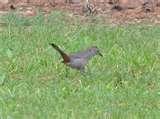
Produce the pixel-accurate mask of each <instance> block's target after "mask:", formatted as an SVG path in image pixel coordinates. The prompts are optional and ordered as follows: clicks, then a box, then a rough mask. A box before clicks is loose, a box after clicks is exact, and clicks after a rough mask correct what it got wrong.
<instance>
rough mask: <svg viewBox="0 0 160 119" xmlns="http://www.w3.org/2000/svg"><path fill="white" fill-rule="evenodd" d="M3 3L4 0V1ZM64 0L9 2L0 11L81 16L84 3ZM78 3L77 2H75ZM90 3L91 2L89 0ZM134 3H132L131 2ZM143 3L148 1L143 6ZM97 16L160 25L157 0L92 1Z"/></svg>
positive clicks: (3, 4)
mask: <svg viewBox="0 0 160 119" xmlns="http://www.w3.org/2000/svg"><path fill="white" fill-rule="evenodd" d="M2 1H3V0H2ZM4 1H5V0H4ZM64 1H65V0H10V1H8V2H6V3H1V0H0V11H10V10H19V11H20V13H22V14H23V15H25V16H34V15H36V11H37V9H38V10H41V11H42V12H44V13H46V14H47V13H50V12H51V11H54V10H62V11H69V12H70V13H71V14H74V15H80V16H81V15H82V16H84V13H83V12H82V6H83V3H84V2H79V1H81V0H72V1H76V2H75V3H65V2H64ZM77 1H78V2H77ZM90 1H91V0H90ZM133 1H134V2H133ZM144 1H149V2H147V3H149V4H144ZM91 3H92V4H93V5H94V6H95V8H96V10H97V14H96V15H99V16H102V17H103V18H104V19H105V20H106V21H112V23H116V24H118V23H128V22H144V21H150V22H152V23H158V24H159V23H160V1H159V0H92V2H91Z"/></svg>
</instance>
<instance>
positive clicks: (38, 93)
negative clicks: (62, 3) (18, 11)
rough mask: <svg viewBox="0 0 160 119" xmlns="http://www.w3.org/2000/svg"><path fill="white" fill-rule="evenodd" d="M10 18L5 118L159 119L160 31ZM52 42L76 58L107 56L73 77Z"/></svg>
mask: <svg viewBox="0 0 160 119" xmlns="http://www.w3.org/2000/svg"><path fill="white" fill-rule="evenodd" d="M3 20H4V21H5V22H7V24H8V25H7V26H6V27H3V29H2V30H1V32H0V119H110V118H111V119H126V118H128V119H144V118H146V119H159V117H160V26H147V25H140V24H137V25H129V26H114V27H112V26H110V25H104V24H102V23H101V22H100V21H99V20H97V21H94V23H90V22H86V23H83V24H82V23H81V22H80V20H78V19H76V18H74V19H73V18H69V17H68V16H67V15H66V14H64V13H60V12H54V13H52V14H51V15H50V16H49V17H48V18H47V19H45V18H44V16H43V15H42V14H40V15H38V16H37V17H34V18H23V17H18V16H16V15H14V14H10V15H8V16H6V17H5V18H3ZM71 20H72V21H71ZM46 21H47V22H46ZM50 42H54V43H56V44H58V45H59V46H60V47H61V48H63V49H64V50H65V51H66V52H70V53H71V52H77V51H79V50H81V49H85V48H88V47H89V46H92V45H97V46H98V47H99V48H100V49H101V52H102V53H103V55H104V57H103V58H101V57H98V56H97V57H95V58H94V59H92V60H91V61H90V63H89V65H88V67H87V69H86V71H87V74H86V76H83V75H81V74H80V73H79V72H77V71H75V70H72V69H70V70H69V71H68V72H69V74H68V76H67V77H66V67H65V66H64V65H63V64H61V61H60V56H59V54H58V53H57V52H56V51H55V50H54V49H52V48H51V47H50V46H49V45H48V44H49V43H50Z"/></svg>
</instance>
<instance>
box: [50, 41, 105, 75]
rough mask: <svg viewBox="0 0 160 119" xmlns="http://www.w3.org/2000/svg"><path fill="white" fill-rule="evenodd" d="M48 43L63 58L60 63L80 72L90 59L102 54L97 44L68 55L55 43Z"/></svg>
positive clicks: (83, 70)
mask: <svg viewBox="0 0 160 119" xmlns="http://www.w3.org/2000/svg"><path fill="white" fill-rule="evenodd" d="M49 45H51V46H52V47H53V48H54V49H55V50H56V51H58V52H59V54H60V55H61V57H62V59H63V61H62V63H64V64H65V65H66V66H68V67H70V68H72V69H76V70H78V71H80V72H82V73H84V72H85V67H86V65H87V64H88V62H89V60H90V59H92V58H93V57H94V56H96V55H99V56H103V55H102V53H101V52H100V50H99V48H98V47H97V46H92V47H90V48H87V49H86V50H84V51H80V52H77V53H73V54H70V55H69V54H67V53H65V52H64V51H63V50H61V49H60V48H59V47H58V46H57V45H56V44H54V43H49Z"/></svg>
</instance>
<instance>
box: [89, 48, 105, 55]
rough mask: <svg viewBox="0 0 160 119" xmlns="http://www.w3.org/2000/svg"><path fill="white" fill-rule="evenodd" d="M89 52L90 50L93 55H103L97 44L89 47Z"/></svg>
mask: <svg viewBox="0 0 160 119" xmlns="http://www.w3.org/2000/svg"><path fill="white" fill-rule="evenodd" d="M89 52H91V53H93V54H95V55H100V56H103V55H102V53H101V52H100V50H99V48H98V47H97V46H92V47H91V48H89Z"/></svg>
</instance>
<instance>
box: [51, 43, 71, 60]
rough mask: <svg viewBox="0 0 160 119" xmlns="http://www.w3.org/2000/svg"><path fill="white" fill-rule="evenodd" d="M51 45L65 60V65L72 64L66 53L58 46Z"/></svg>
mask: <svg viewBox="0 0 160 119" xmlns="http://www.w3.org/2000/svg"><path fill="white" fill-rule="evenodd" d="M49 45H51V46H52V47H53V48H54V49H55V50H57V51H58V52H59V53H60V55H61V56H62V58H63V60H64V61H63V62H64V63H67V62H70V57H69V56H68V55H67V54H66V53H64V52H63V51H62V50H61V49H60V48H59V47H58V46H57V45H56V44H54V43H50V44H49Z"/></svg>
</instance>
